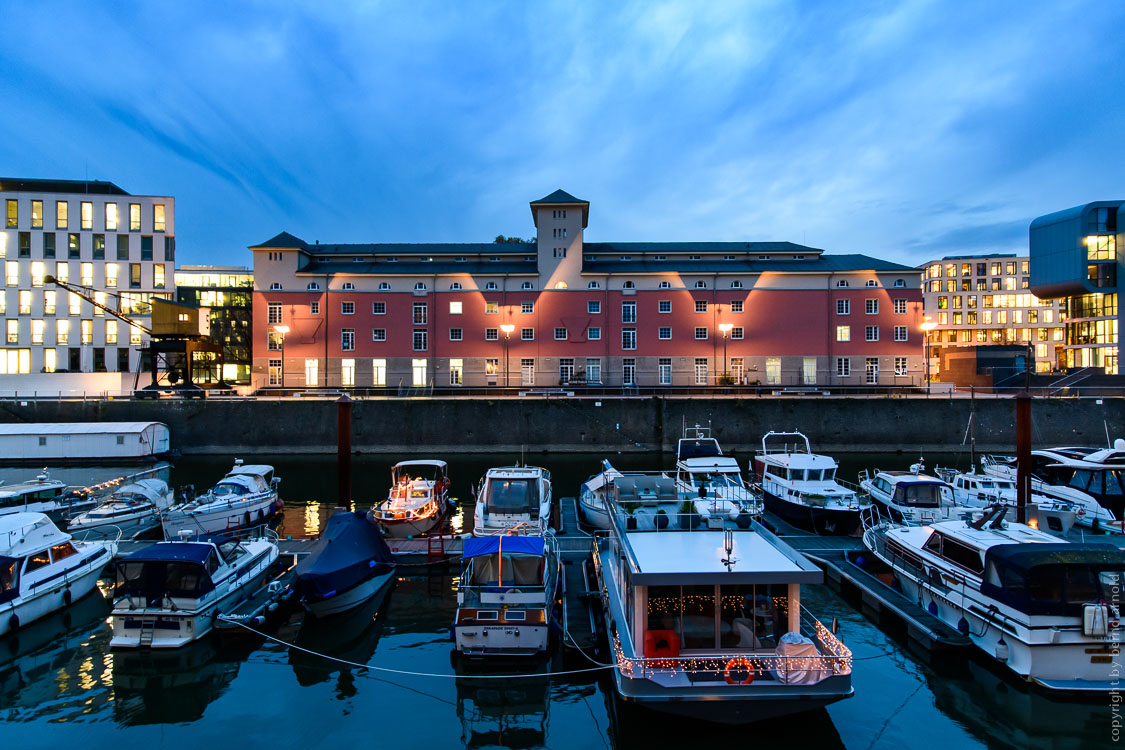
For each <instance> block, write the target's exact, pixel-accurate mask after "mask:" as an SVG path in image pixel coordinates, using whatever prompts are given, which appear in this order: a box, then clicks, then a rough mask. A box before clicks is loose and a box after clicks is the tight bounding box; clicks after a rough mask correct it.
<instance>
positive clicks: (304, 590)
mask: <svg viewBox="0 0 1125 750" xmlns="http://www.w3.org/2000/svg"><path fill="white" fill-rule="evenodd" d="M296 573H297V583H296V591H297V596H298V597H299V598H300V601H301V604H303V605H304V607H305V609H307V610H309V611H310V612H312V613H313V614H314V615H316V616H317V617H327V616H329V615H335V614H339V613H341V612H346V611H348V610H350V609H354V608H355V607H358V606H359V605H361V604H363V602H365V601H367V600H368V599H370V598H371V597H373V596H374V595H375V594H377V593H378V592H379V591H380V590H381V589H382V588H383V587H384V586H386V585H387V584H388V583H390V581H391V576H392V574H393V573H394V563H393V562H392V558H391V551H390V549H389V548H388V547H387V543H386V542H385V541H383V535H382V534H381V533H380V532H379V527H378V526H377V525H376V524H375V522H374V521H372V520H371V519H369V518H368V517H367V516H366V514H364V513H353V512H350V511H343V512H340V513H335V514H333V515H332V516H331V517H330V518H329V519H328V523H327V525H326V526H325V527H324V531H323V532H322V533H321V535H320V539H319V540H317V542H316V544H315V545H314V546H313V548H312V550H311V551H310V552H309V554H308V555H306V556H305V558H304V559H302V560H301V561H300V562H298V563H297V570H296Z"/></svg>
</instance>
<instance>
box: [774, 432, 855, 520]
mask: <svg viewBox="0 0 1125 750" xmlns="http://www.w3.org/2000/svg"><path fill="white" fill-rule="evenodd" d="M753 468H754V473H755V474H756V475H757V476H758V477H760V480H759V481H760V483H761V488H762V497H763V498H764V499H765V503H766V508H768V509H769V511H770V512H771V513H774V514H775V515H777V516H779V517H780V518H781V519H782V520H784V521H786V522H787V523H791V524H793V525H794V526H797V527H799V528H802V529H807V530H808V531H813V532H815V533H817V534H829V535H840V536H846V535H848V534H851V533H853V532H855V530H856V529H858V528H859V523H860V513H861V512H862V511H863V510H865V509H867V508H868V507H870V505H871V500H870V499H869V498H868V497H867V495H866V493H864V494H860V492H859V488H858V487H856V486H854V485H852V486H850V487H849V486H845V484H844V483H843V482H842V480H840V479H838V478H837V477H836V472H837V470H838V469H839V468H840V466H839V464H838V463H836V460H835V459H834V458H832V457H830V456H822V455H819V454H816V453H813V452H812V449H811V448H810V446H809V439H808V438H807V437H805V436H804V435H803V434H802V433H800V432H773V431H772V430H771V431H770V432H767V433H766V434H765V435H763V436H762V450H761V452H760V453H758V454H757V455H756V456H754V464H753Z"/></svg>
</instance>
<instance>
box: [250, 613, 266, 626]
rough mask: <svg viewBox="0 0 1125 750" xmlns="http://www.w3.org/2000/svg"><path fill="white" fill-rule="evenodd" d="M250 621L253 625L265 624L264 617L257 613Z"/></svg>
mask: <svg viewBox="0 0 1125 750" xmlns="http://www.w3.org/2000/svg"><path fill="white" fill-rule="evenodd" d="M252 622H253V623H254V624H255V625H265V624H266V618H264V617H262V616H261V615H258V616H257V617H255V618H254V619H253V620H252Z"/></svg>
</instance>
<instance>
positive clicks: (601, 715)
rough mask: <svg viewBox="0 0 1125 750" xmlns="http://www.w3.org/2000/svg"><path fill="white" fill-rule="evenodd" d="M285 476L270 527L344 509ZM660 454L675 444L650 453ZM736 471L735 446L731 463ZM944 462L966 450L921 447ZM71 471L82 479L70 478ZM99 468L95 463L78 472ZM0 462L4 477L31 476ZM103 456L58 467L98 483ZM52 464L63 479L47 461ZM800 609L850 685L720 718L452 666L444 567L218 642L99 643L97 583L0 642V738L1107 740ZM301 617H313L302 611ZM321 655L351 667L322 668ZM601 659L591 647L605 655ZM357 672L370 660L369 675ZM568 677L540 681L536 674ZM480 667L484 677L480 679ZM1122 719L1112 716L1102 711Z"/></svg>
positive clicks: (508, 743)
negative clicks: (796, 704)
mask: <svg viewBox="0 0 1125 750" xmlns="http://www.w3.org/2000/svg"><path fill="white" fill-rule="evenodd" d="M417 457H419V456H401V457H396V456H357V457H355V459H354V462H353V476H354V480H353V487H354V492H355V496H356V502H355V504H354V506H353V507H356V508H365V507H370V505H371V504H372V503H373V502H377V501H378V500H379V499H381V498H382V497H383V496H385V493H386V490H387V487H388V484H389V481H390V479H389V478H390V466H391V464H392V463H394V461H395V460H399V459H402V458H417ZM246 458H247V462H250V461H251V460H252V461H253V462H255V463H258V462H262V463H271V464H273V465H274V466H275V467H276V470H277V475H278V476H280V477H281V478H282V483H281V487H280V490H281V494H282V497H283V498H284V499H285V503H286V508H285V513H284V517H283V519H282V520H281V523H280V526H279V531H280V533H281V535H282V538H285V537H286V536H291V537H293V538H304V537H310V536H315V535H316V534H317V533H318V532H319V530H320V528H321V527H322V525H323V523H324V521H325V520H326V518H327V517H328V516H329V515H330V514H331V513H332V512H333V509H334V508H336V507H338V506H339V505H340V503H339V502H338V500H337V498H336V497H335V488H336V481H335V462H334V460H333V459H332V458H325V457H301V456H253V457H250V456H247V457H246ZM522 458H523V460H525V461H526V462H528V463H533V464H538V465H542V466H544V467H546V468H548V469H550V470H551V472H552V474H553V479H554V492H555V495H556V496H558V497H561V496H570V495H575V494H576V493H577V490H578V486H579V483H580V482H581V481H582V480H584V479H585V478H586V477H587V476H588V475H589V474H591V473H593V472H594V471H595V470H596V469H597V468H598V462H597V459H596V458H594V457H592V456H590V455H582V456H575V455H560V454H548V455H543V454H540V455H534V456H533V455H528V456H524V457H522ZM653 458H654V457H652V456H636V455H624V456H617V457H612V460H613V461H614V464H615V466H617V467H618V468H622V469H641V468H645V469H651V468H656V467H654V466H653V463H654V462H653ZM656 458H657V460H658V461H660V462H661V463H662V464H663V465H664V466H665V467H670V466H671V465H672V463H673V459H672V457H670V456H664V457H656ZM739 458H740V462H741V463H742V464H743V465H744V466H745V463H746V459H747V458H748V456H739ZM936 458H939V459H941V461H942V462H944V463H956V462H957V461H960V463H961V464H962V465H963V466H966V465H967V456H960V457H957V456H942V457H936ZM520 459H521V456H519V455H462V456H456V457H453V459H452V460H451V462H450V474H451V476H452V478H453V482H454V484H453V490H454V491H453V494H454V495H455V496H457V497H459V498H460V499H461V501H462V506H461V513H460V514H459V515H458V517H457V518H455V519H454V523H455V525H456V526H457V527H458V528H462V529H464V528H467V526H468V525H469V523H470V522H471V515H472V509H471V506H470V505H469V502H470V500H469V498H470V487H471V485H472V484H473V483H475V482H477V481H478V480H479V478H480V477H481V476H482V475H483V473H484V471H485V470H486V469H487V468H488V467H489V466H497V465H502V464H504V463H511V462H512V461H515V460H520ZM839 459H840V462H841V472H840V474H841V476H842V477H843V478H845V479H848V480H854V477H855V474H856V472H857V470H858V469H859V468H864V467H868V468H870V467H874V466H879V467H880V468H906V466H907V465H908V464H909V463H911V462H912V461H913V460H916V459H917V456H912V455H911V456H908V455H897V456H896V455H889V456H870V455H864V456H858V455H856V456H842V457H839ZM229 468H230V466H229V461H226V460H218V459H215V458H193V457H187V458H183V459H180V460H178V461H177V463H176V465H175V467H174V468H173V469H172V470H171V482H172V483H173V484H175V485H177V486H178V485H182V484H186V483H192V484H194V485H195V486H196V488H197V489H203V488H205V487H207V486H209V485H210V484H211V483H213V482H214V481H215V480H216V479H217V478H218V477H219V476H220V475H221V474H222V473H224V472H225V471H226V470H227V469H229ZM83 472H85V474H83ZM91 472H94V473H95V474H91ZM32 473H34V472H29V471H28V470H27V469H4V470H3V471H2V472H0V479H4V480H5V481H7V482H9V483H10V482H12V481H16V480H22V479H27V478H28V477H29V475H30V474H32ZM112 473H113V470H109V469H104V470H103V469H96V470H95V469H89V468H84V469H70V470H67V474H66V475H65V476H60V478H62V479H64V481H68V482H79V481H81V480H80V477H81V476H93V477H94V478H92V479H90V481H100V480H102V479H104V478H106V476H107V475H109V474H112ZM52 475H53V476H58V474H56V473H55V472H52ZM805 603H806V605H807V606H808V607H809V609H810V610H811V611H813V612H814V613H816V614H817V615H818V617H819V618H820V619H821V620H822V621H824V622H828V621H831V619H832V618H834V617H835V618H837V620H838V622H839V626H840V629H839V636H840V638H841V639H842V640H843V641H844V642H845V643H846V644H847V645H848V646H849V647H850V648H851V649H852V651H853V654H854V656H855V662H854V665H853V685H854V688H855V695H854V697H852V698H851V699H849V700H845V701H841V702H839V703H836V704H833V705H832V706H830V707H828V708H827V709H825V710H820V711H817V712H812V713H808V714H802V715H799V716H795V717H787V718H783V719H779V720H775V721H769V722H764V723H760V724H755V725H752V726H750V727H745V726H744V727H725V726H718V725H712V724H706V723H702V722H698V721H692V720H688V719H682V718H677V717H673V716H670V715H664V714H658V713H650V712H647V711H643V710H638V709H635V708H632V707H629V706H621V705H619V704H618V702H617V701H616V700H615V699H614V695H613V689H612V682H611V680H610V679H609V676H608V674H607V673H606V672H605V671H604V670H600V671H599V670H594V671H577V670H583V669H588V668H590V667H591V666H592V665H591V663H590V662H588V661H586V660H584V659H583V658H582V657H581V656H578V655H574V654H569V653H568V654H567V655H566V656H565V657H564V656H562V655H560V656H556V657H554V658H553V659H552V660H550V661H542V662H537V663H535V664H532V665H527V666H523V667H518V668H517V667H512V666H504V667H502V666H499V665H498V666H496V667H494V668H493V669H492V670H491V671H492V672H494V673H497V674H500V675H511V674H512V673H513V672H515V671H518V672H520V676H518V677H516V676H510V677H500V678H495V677H487V676H486V675H487V674H488V673H487V672H481V671H473V672H465V671H464V670H463V669H461V668H455V665H454V662H453V660H452V659H451V651H452V647H451V643H450V641H449V624H450V622H451V621H452V619H453V615H454V612H455V610H456V591H455V566H454V567H451V568H448V569H442V568H440V567H438V568H427V567H412V568H410V567H402V568H400V569H399V574H398V576H397V580H396V582H395V583H394V585H393V586H392V587H391V589H390V590H389V592H388V593H387V594H386V595H385V597H382V598H380V599H376V600H373V601H371V602H370V603H369V604H368V605H367V606H365V607H364V608H362V609H360V610H357V611H355V612H353V613H352V614H351V615H347V616H343V617H340V618H336V620H335V621H331V622H328V623H324V622H322V623H317V626H318V627H316V628H315V629H314V628H311V627H308V626H306V627H302V625H303V623H302V618H301V617H300V616H299V615H298V616H294V617H293V618H292V619H291V620H290V621H289V622H287V623H285V624H283V625H282V626H281V627H280V628H279V629H278V630H277V631H276V633H275V635H276V636H277V638H278V639H280V640H281V641H283V643H278V642H274V641H269V640H263V639H262V638H257V637H251V638H248V639H240V640H239V641H238V642H235V643H233V644H228V643H220V642H218V641H217V640H211V639H207V640H204V641H201V642H199V643H197V644H194V645H192V646H190V647H187V648H183V649H178V650H175V651H170V652H147V651H146V652H128V651H126V652H119V651H114V652H111V651H110V650H109V648H108V644H109V635H110V633H109V627H108V625H107V624H106V619H107V617H108V614H109V603H108V602H107V601H106V600H105V599H104V598H103V597H101V596H99V595H98V594H96V593H95V594H94V595H93V596H90V597H87V598H86V599H84V600H82V601H81V602H77V603H76V604H75V605H74V606H72V607H71V608H70V609H69V610H68V611H67V612H65V613H60V614H56V615H54V616H52V617H51V618H48V619H47V620H45V621H42V622H40V623H37V624H34V625H31V626H28V627H26V628H24V629H23V630H22V631H21V632H20V633H19V634H18V636H17V637H15V638H7V639H2V640H0V738H3V740H4V744H5V746H7V747H13V748H14V747H18V748H21V750H37V749H38V748H49V747H58V746H60V745H68V746H76V745H80V744H81V745H91V746H94V747H111V746H113V747H121V748H133V747H145V748H192V749H193V750H198V748H201V747H208V746H211V747H235V746H238V745H239V744H247V745H249V746H252V747H269V748H279V749H280V748H302V749H304V748H338V747H349V746H351V747H379V748H397V747H405V748H410V747H426V748H445V747H458V746H464V747H509V748H534V747H550V748H562V747H582V748H594V747H607V748H653V747H699V746H711V745H715V746H719V747H724V746H732V747H743V746H746V745H747V743H748V742H750V741H752V742H753V743H754V744H758V743H767V744H769V745H774V744H782V743H784V744H785V746H792V744H793V743H796V745H797V746H802V747H803V746H816V747H848V748H880V747H881V748H901V747H923V746H924V747H942V748H967V747H980V746H988V747H1011V748H1021V749H1022V748H1089V747H1098V746H1102V747H1104V746H1107V745H1108V744H1110V742H1111V741H1112V735H1111V731H1112V722H1113V717H1114V713H1113V707H1112V705H1111V702H1110V697H1109V696H1099V697H1097V698H1095V699H1093V700H1092V701H1086V702H1081V701H1073V700H1062V699H1056V698H1051V697H1047V696H1046V695H1044V694H1042V693H1039V692H1034V691H1029V690H1028V689H1026V688H1025V687H1024V686H1022V685H1019V684H1017V683H1016V682H1015V681H1013V680H1011V679H1009V678H1007V677H1004V676H1002V675H1001V673H1000V672H999V671H998V670H996V669H995V668H994V667H993V666H992V665H989V664H987V663H986V659H985V658H983V657H974V658H969V659H967V660H966V659H958V660H953V661H952V662H950V663H945V664H930V663H929V659H928V656H927V654H925V653H918V652H915V651H913V650H911V649H910V648H909V647H908V646H907V645H906V643H905V642H903V641H899V640H896V639H894V638H893V637H891V636H889V635H887V634H886V633H884V632H883V631H882V630H880V629H879V628H878V627H877V626H876V625H875V624H874V623H873V622H872V621H871V620H870V619H868V618H867V617H866V616H865V615H863V614H862V613H860V612H859V611H857V610H856V609H855V608H854V607H852V606H851V605H850V604H848V603H847V602H845V601H844V600H843V599H841V598H840V597H839V596H838V595H836V594H835V593H834V592H832V591H831V590H830V589H828V588H827V587H806V589H805ZM311 623H312V621H310V624H311ZM320 653H324V654H330V655H332V656H335V657H337V658H339V659H342V660H344V661H346V662H349V664H342V663H340V662H334V661H328V660H325V659H323V658H322V657H320V656H317V655H316V654H320ZM602 658H604V656H603V657H602ZM357 665H369V666H371V667H375V668H378V669H377V670H376V669H364V668H362V667H361V666H357ZM561 671H566V672H573V673H571V674H561V675H560V674H554V675H549V673H551V672H556V673H557V672H561ZM482 677H484V678H482ZM1117 716H1118V717H1120V714H1119V713H1118V714H1117Z"/></svg>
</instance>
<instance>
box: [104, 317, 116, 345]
mask: <svg viewBox="0 0 1125 750" xmlns="http://www.w3.org/2000/svg"><path fill="white" fill-rule="evenodd" d="M105 343H106V346H111V345H114V344H116V343H117V321H116V320H107V321H106V322H105Z"/></svg>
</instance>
